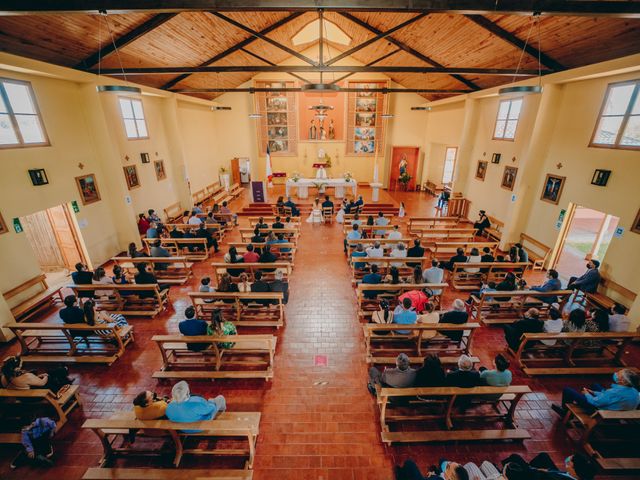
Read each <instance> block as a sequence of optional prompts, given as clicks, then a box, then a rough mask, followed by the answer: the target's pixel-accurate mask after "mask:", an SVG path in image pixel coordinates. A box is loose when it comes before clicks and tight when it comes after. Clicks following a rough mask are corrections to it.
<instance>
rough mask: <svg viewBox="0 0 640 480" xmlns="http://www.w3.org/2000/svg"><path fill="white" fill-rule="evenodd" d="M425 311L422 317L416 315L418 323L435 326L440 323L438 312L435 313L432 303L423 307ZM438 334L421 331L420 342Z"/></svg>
mask: <svg viewBox="0 0 640 480" xmlns="http://www.w3.org/2000/svg"><path fill="white" fill-rule="evenodd" d="M424 308H425V310H424V313H423V314H422V315H418V323H423V324H427V325H435V324H436V323H438V322H440V312H435V311H434V309H435V307H434V305H433V303H427V304H425V306H424ZM437 333H438V332H437V331H436V330H423V331H422V340H429V339H430V338H433V337H435V336H436V334H437Z"/></svg>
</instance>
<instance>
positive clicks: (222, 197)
mask: <svg viewBox="0 0 640 480" xmlns="http://www.w3.org/2000/svg"><path fill="white" fill-rule="evenodd" d="M232 200H233V196H232V195H230V194H229V192H227V191H226V190H224V189H223V190H221V191H219V192H218V193H216V194H215V195H214V196H213V197H211V202H212V204H214V205H220V206H222V204H223V203H224V202H227V203H229V202H230V201H232Z"/></svg>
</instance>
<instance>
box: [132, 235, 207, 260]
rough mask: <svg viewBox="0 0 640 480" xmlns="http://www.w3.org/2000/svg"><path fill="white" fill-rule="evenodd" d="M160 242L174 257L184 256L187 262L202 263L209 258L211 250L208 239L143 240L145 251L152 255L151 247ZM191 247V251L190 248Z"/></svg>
mask: <svg viewBox="0 0 640 480" xmlns="http://www.w3.org/2000/svg"><path fill="white" fill-rule="evenodd" d="M158 240H160V245H161V246H162V247H163V248H166V249H167V250H168V251H169V253H170V254H171V255H172V256H174V257H179V256H183V257H184V258H186V259H187V260H193V261H202V260H206V259H207V258H209V248H208V247H207V239H206V238H160V239H158V238H143V239H142V241H143V242H144V246H145V250H146V252H147V254H148V255H151V247H152V246H153V245H155V243H156V242H157V241H158ZM190 247H191V250H189V248H190Z"/></svg>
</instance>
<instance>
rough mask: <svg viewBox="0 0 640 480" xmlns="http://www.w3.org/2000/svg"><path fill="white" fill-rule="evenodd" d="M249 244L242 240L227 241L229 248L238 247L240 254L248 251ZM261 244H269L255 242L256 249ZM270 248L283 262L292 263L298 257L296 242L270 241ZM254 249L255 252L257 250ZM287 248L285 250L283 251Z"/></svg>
mask: <svg viewBox="0 0 640 480" xmlns="http://www.w3.org/2000/svg"><path fill="white" fill-rule="evenodd" d="M247 245H249V244H248V243H241V242H229V243H227V246H228V247H229V248H231V247H236V251H237V252H238V255H244V254H245V253H246V252H247ZM261 245H267V244H262V243H254V244H253V246H254V247H255V249H260V246H261ZM268 245H269V248H270V250H271V253H273V254H274V255H275V256H276V257H278V260H279V261H282V262H285V261H286V262H290V263H291V264H293V262H294V261H295V257H296V251H297V250H298V247H297V246H296V244H295V243H290V242H285V243H269V244H268ZM255 249H254V252H255V251H256V250H255ZM283 250H285V251H283Z"/></svg>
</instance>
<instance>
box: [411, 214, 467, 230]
mask: <svg viewBox="0 0 640 480" xmlns="http://www.w3.org/2000/svg"><path fill="white" fill-rule="evenodd" d="M470 223H471V222H469V220H467V219H466V218H460V217H409V221H408V227H407V228H408V231H409V233H413V232H414V231H418V232H421V231H423V230H425V229H427V228H457V227H458V226H460V224H462V227H465V226H469V224H470Z"/></svg>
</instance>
